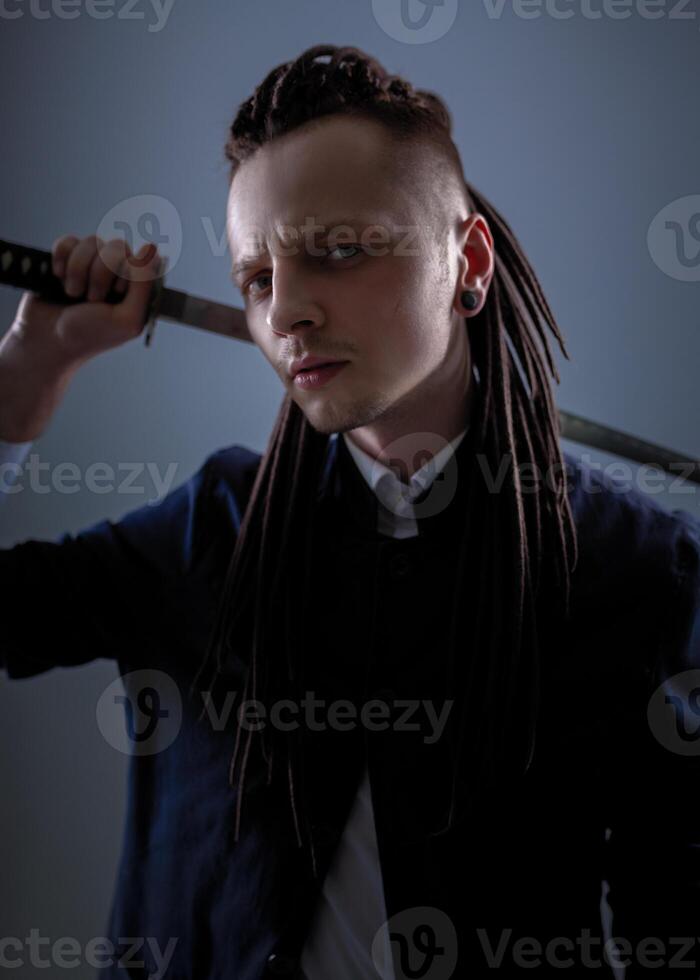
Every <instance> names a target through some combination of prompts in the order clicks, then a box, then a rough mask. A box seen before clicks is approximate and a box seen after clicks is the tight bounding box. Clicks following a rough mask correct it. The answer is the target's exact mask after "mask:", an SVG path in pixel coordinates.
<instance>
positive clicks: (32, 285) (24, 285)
mask: <svg viewBox="0 0 700 980" xmlns="http://www.w3.org/2000/svg"><path fill="white" fill-rule="evenodd" d="M166 263H167V260H165V259H164V260H162V264H161V269H160V271H159V275H158V276H157V277H156V279H155V281H154V286H153V291H152V293H151V296H150V299H149V304H148V309H147V311H146V321H145V328H146V331H145V333H146V347H149V346H150V344H151V340H152V338H153V331H154V329H155V323H156V321H157V320H170V321H171V322H173V323H182V324H185V325H186V326H189V327H196V328H197V329H198V330H206V331H208V332H209V333H216V334H219V335H220V336H222V337H231V338H233V339H234V340H242V341H244V342H245V343H248V344H252V343H254V340H253V338H252V336H251V334H250V331H249V330H248V324H247V321H246V315H245V312H244V310H241V309H240V308H238V307H236V306H228V305H226V304H225V303H216V302H214V301H213V300H210V299H204V298H202V297H201V296H193V295H192V294H191V293H186V292H184V290H182V289H172V288H169V287H166V286H165V266H166ZM0 285H6V286H14V287H15V288H17V289H26V290H29V291H30V292H34V293H37V294H38V295H39V296H41V297H42V299H46V300H48V301H50V302H55V303H65V304H69V303H81V302H84V300H85V297H84V296H82V297H81V296H78V297H75V296H69V295H68V294H67V293H66V292H65V290H64V288H63V283H62V281H61V280H60V279H59V278H58V277H57V276H55V275H54V274H53V272H52V271H51V252H47V251H43V250H42V249H37V248H30V247H29V246H26V245H19V244H17V243H16V242H8V241H3V240H1V239H0ZM123 299H124V294H123V293H118V292H116V291H115V290H113V289H111V290H110V291H109V293H107V295H106V296H105V298H104V302H105V303H120V302H121V301H122V300H123ZM559 431H560V435H561V437H562V438H563V439H568V440H570V441H571V442H576V443H581V444H582V445H584V446H589V447H591V448H593V449H600V450H601V451H602V452H606V453H610V454H612V455H614V456H622V457H623V458H625V459H629V460H632V461H633V462H636V463H642V464H646V465H647V466H653V467H655V468H657V469H660V470H663V471H664V472H666V473H674V474H676V475H677V476H680V477H681V478H682V479H685V480H691V481H692V482H693V483H700V463H699V462H698V461H697V460H694V459H692V458H691V457H690V456H685V455H683V454H682V453H678V452H674V451H673V450H670V449H666V448H665V447H664V446H659V445H656V444H655V443H652V442H645V441H643V440H642V439H638V438H637V437H636V436H633V435H630V434H629V433H627V432H622V431H620V430H619V429H612V428H610V427H609V426H606V425H601V424H600V423H598V422H593V421H591V420H590V419H586V418H583V417H581V416H580V415H573V414H572V413H571V412H565V411H563V410H561V409H560V410H559Z"/></svg>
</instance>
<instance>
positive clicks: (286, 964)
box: [267, 953, 298, 977]
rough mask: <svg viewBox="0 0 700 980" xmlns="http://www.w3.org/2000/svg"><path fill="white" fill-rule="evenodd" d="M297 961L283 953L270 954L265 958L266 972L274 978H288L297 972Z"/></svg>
mask: <svg viewBox="0 0 700 980" xmlns="http://www.w3.org/2000/svg"><path fill="white" fill-rule="evenodd" d="M297 965H298V964H297V960H296V959H295V958H294V957H293V956H286V955H285V954H284V953H270V955H269V956H268V958H267V969H268V972H269V973H270V974H271V975H272V976H275V977H289V976H291V975H292V974H293V973H295V972H296V970H297Z"/></svg>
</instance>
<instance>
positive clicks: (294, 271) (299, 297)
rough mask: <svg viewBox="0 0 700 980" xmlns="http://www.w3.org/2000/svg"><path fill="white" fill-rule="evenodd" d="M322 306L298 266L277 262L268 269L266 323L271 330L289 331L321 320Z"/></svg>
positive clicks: (308, 280)
mask: <svg viewBox="0 0 700 980" xmlns="http://www.w3.org/2000/svg"><path fill="white" fill-rule="evenodd" d="M323 319H324V316H323V310H322V307H321V305H320V303H319V301H318V298H317V297H316V296H315V295H314V291H313V289H312V286H311V277H310V276H305V275H304V273H303V272H302V271H300V270H299V267H298V266H297V267H296V268H292V267H291V265H287V264H285V263H282V262H280V263H279V264H278V265H277V266H276V268H275V269H274V270H273V273H272V296H271V299H270V303H269V305H268V310H267V325H268V327H269V328H270V330H272V331H273V332H274V333H277V334H289V333H292V332H294V331H298V330H299V329H300V328H302V327H318V326H321V324H322V323H323Z"/></svg>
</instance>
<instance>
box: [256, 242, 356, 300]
mask: <svg viewBox="0 0 700 980" xmlns="http://www.w3.org/2000/svg"><path fill="white" fill-rule="evenodd" d="M341 248H350V249H354V250H355V252H356V253H358V254H359V253H361V252H362V251H363V249H361V248H360V246H359V245H336V246H335V248H330V249H328V251H327V252H326V255H330V254H331V253H332V252H337V251H338V249H341ZM340 257H341V259H354V258H355V256H354V255H341V256H340ZM271 278H272V277H271V276H268V275H265V274H263V275H259V276H256V277H255V278H254V279H251V280H250V282H249V283H248V285H247V286H246V287H245V289H246V290H250V287H251V286H253V285H254V284H255V283H256V282H258V280H259V279H271ZM253 292H257V290H253Z"/></svg>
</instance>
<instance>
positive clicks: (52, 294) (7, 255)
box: [0, 239, 168, 347]
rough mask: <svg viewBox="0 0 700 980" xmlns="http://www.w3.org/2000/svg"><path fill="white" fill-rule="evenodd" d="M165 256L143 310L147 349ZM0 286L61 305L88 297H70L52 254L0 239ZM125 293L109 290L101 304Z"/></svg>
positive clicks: (80, 301) (152, 327)
mask: <svg viewBox="0 0 700 980" xmlns="http://www.w3.org/2000/svg"><path fill="white" fill-rule="evenodd" d="M167 261H168V260H167V257H166V256H161V257H160V266H159V269H158V274H157V278H156V280H155V283H154V286H153V289H152V290H151V295H150V296H149V299H148V306H147V308H146V319H145V321H144V326H145V336H146V347H150V344H151V340H152V338H153V331H154V330H155V321H156V318H157V314H158V306H159V303H160V296H161V291H162V289H163V277H164V273H165V269H166V266H167ZM0 285H3V286H14V287H15V288H16V289H26V290H28V291H29V292H32V293H36V294H37V295H38V296H39V297H40V298H41V299H44V300H46V301H47V302H49V303H61V304H64V305H66V306H69V305H72V304H73V303H84V302H85V301H86V299H87V297H86V296H85V295H84V294H83V295H82V296H69V295H68V293H67V292H66V291H65V289H64V288H63V281H62V280H61V279H59V277H58V276H55V275H54V274H53V272H52V265H51V252H47V251H44V250H43V249H40V248H31V247H30V246H29V245H19V244H18V243H17V242H8V241H5V240H4V239H0ZM124 296H125V294H124V293H119V292H117V291H116V290H115V289H114V288H113V287H111V288H110V289H109V291H108V293H107V295H106V296H105V297H104V299H103V300H101V302H103V303H112V304H114V303H121V301H122V300H123V299H124Z"/></svg>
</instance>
